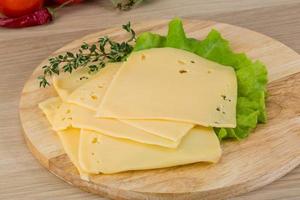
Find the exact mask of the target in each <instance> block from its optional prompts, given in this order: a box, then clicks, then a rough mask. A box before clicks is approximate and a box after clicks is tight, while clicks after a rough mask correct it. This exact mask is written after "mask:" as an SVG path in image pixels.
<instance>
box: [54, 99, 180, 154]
mask: <svg viewBox="0 0 300 200" xmlns="http://www.w3.org/2000/svg"><path fill="white" fill-rule="evenodd" d="M68 127H74V128H80V129H89V130H94V131H97V132H100V133H103V134H105V135H109V136H112V137H118V138H125V139H129V140H133V141H137V142H141V143H146V144H153V145H159V146H164V147H169V148H176V147H177V146H178V145H179V143H180V141H176V142H174V141H172V140H169V139H165V138H162V137H159V136H156V135H154V134H151V133H149V132H146V131H144V130H141V129H138V128H135V127H133V126H130V125H128V124H126V123H123V122H121V121H119V120H116V119H101V118H96V117H95V112H94V111H92V110H89V109H87V108H84V107H81V106H78V105H75V104H70V103H65V102H63V103H62V104H61V106H60V107H59V109H58V111H57V112H56V114H55V116H54V120H53V128H54V130H56V131H59V130H65V129H67V128H68Z"/></svg>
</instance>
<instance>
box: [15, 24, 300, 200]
mask: <svg viewBox="0 0 300 200" xmlns="http://www.w3.org/2000/svg"><path fill="white" fill-rule="evenodd" d="M167 22H168V21H167V20H162V21H151V22H148V23H142V24H135V25H134V27H135V30H136V31H137V33H140V32H144V31H148V30H152V31H155V32H157V33H162V34H165V33H166V28H167ZM184 25H185V30H186V32H187V33H188V35H190V36H192V37H195V38H198V39H203V38H204V37H205V36H206V35H207V33H208V32H209V31H210V30H211V29H217V30H219V31H220V32H221V33H222V35H223V36H224V37H225V38H226V39H228V40H229V41H230V43H231V46H232V48H233V49H234V50H235V51H236V52H245V53H246V54H247V55H249V56H250V57H252V58H253V59H255V60H256V59H259V60H261V61H263V62H264V63H265V64H266V65H267V67H268V71H269V79H270V83H269V98H268V104H267V105H268V106H267V107H268V115H269V121H268V123H267V124H265V125H259V127H258V128H257V129H256V131H255V133H254V134H253V135H251V137H249V138H248V139H247V140H244V141H240V142H237V141H235V142H226V143H224V144H223V151H224V153H223V157H222V160H221V161H220V162H219V163H218V164H216V165H207V164H202V163H200V164H193V165H186V166H181V167H173V168H166V169H157V170H146V171H136V172H126V173H120V174H115V175H96V176H93V177H92V178H91V179H90V181H89V182H87V181H84V180H81V179H80V177H79V175H78V173H77V172H76V169H75V167H74V166H73V165H72V163H71V162H70V160H69V159H68V157H67V156H66V155H65V153H64V152H63V150H62V147H61V146H60V143H59V141H58V139H57V137H56V135H55V133H54V132H53V131H52V130H51V128H50V126H49V124H48V123H47V120H46V119H45V117H43V114H42V112H41V111H40V110H39V109H38V106H37V104H38V103H39V102H41V101H43V100H45V99H47V98H49V97H51V96H54V95H55V94H54V91H53V89H52V88H48V89H43V88H39V86H38V81H37V80H36V78H37V76H38V75H40V74H41V72H42V71H41V67H42V66H43V65H44V64H45V62H47V61H44V62H42V63H41V64H40V65H39V66H38V67H37V68H36V70H35V71H34V73H33V74H32V76H31V77H30V79H29V80H28V81H27V83H26V85H25V87H24V89H23V92H22V96H21V101H20V117H21V123H22V126H23V128H24V133H25V138H26V141H27V143H28V144H29V147H30V149H31V151H32V153H33V154H34V155H35V157H37V159H38V160H39V161H40V162H41V163H42V164H43V165H44V166H45V167H46V168H47V169H48V170H50V171H51V172H52V173H54V174H55V175H57V176H58V177H60V178H61V179H63V180H65V181H67V182H69V183H71V184H73V185H75V186H77V187H79V188H81V189H84V190H87V191H89V192H93V193H96V194H100V195H101V196H105V197H109V198H113V199H208V200H210V199H211V200H217V199H224V198H227V197H231V196H235V195H237V194H240V193H244V192H248V191H251V190H254V189H257V188H259V187H261V186H264V185H266V184H268V183H270V182H272V181H274V180H276V179H277V178H280V177H281V176H283V175H285V174H286V173H287V172H289V171H290V170H291V169H293V168H295V167H296V166H297V165H298V164H300V146H299V143H300V123H299V122H300V118H299V113H300V106H299V102H300V94H298V91H300V55H298V54H297V53H296V52H295V51H293V50H291V49H290V48H288V47H286V46H285V45H283V44H282V43H280V42H278V41H276V40H274V39H272V38H270V37H267V36H264V35H262V34H259V33H256V32H254V31H250V30H247V29H244V28H240V27H236V26H232V25H228V24H223V23H216V22H212V21H200V20H184ZM104 35H108V36H110V37H112V38H114V39H116V40H124V39H125V38H126V36H127V35H126V34H124V33H123V32H121V31H120V30H118V29H116V28H112V29H107V30H104V31H101V32H98V33H95V34H91V35H88V36H85V37H83V38H82V39H78V40H75V41H74V42H72V43H70V44H68V45H66V46H64V47H62V48H61V49H59V50H57V51H56V52H55V53H54V54H52V55H57V54H61V53H64V52H66V51H74V50H76V49H78V48H79V47H80V46H81V44H82V43H83V42H87V43H95V42H96V41H97V40H98V38H99V37H101V36H104ZM240 35H243V37H242V38H241V37H239V36H240Z"/></svg>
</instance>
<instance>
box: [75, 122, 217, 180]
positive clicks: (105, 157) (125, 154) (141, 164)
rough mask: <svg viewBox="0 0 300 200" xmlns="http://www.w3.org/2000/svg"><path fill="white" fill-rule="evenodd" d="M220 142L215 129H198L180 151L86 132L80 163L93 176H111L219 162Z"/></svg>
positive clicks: (191, 132) (192, 132) (181, 145)
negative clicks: (196, 163)
mask: <svg viewBox="0 0 300 200" xmlns="http://www.w3.org/2000/svg"><path fill="white" fill-rule="evenodd" d="M221 153H222V152H221V148H220V142H219V140H218V138H217V136H216V134H215V133H214V131H213V129H212V128H206V127H195V128H193V129H192V130H191V131H190V132H189V133H188V134H187V135H186V136H185V137H184V138H183V140H182V143H181V144H180V146H179V147H178V148H177V149H169V148H164V147H159V146H154V145H145V144H141V143H137V142H133V141H130V140H125V139H119V138H113V137H109V136H105V135H102V134H98V133H96V132H93V131H89V130H84V129H83V130H82V132H81V137H80V144H79V162H80V165H81V166H82V168H83V169H84V170H85V171H88V172H89V173H104V174H111V173H117V172H123V171H128V170H145V169H155V168H163V167H171V166H177V165H184V164H189V163H195V162H211V163H216V162H217V161H218V160H219V158H220V156H221Z"/></svg>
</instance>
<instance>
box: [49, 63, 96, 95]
mask: <svg viewBox="0 0 300 200" xmlns="http://www.w3.org/2000/svg"><path fill="white" fill-rule="evenodd" d="M93 77H94V74H90V73H89V70H88V68H87V67H84V68H79V69H77V70H76V71H73V72H72V73H71V74H70V73H61V74H60V75H59V76H53V80H52V82H53V83H52V84H53V86H54V88H55V90H56V92H57V93H58V95H59V96H60V98H62V99H63V100H64V101H66V100H67V99H68V96H69V95H70V94H71V93H72V92H73V91H74V90H75V89H76V88H78V87H80V86H81V85H82V84H84V83H86V82H88V81H89V80H90V79H92V78H93Z"/></svg>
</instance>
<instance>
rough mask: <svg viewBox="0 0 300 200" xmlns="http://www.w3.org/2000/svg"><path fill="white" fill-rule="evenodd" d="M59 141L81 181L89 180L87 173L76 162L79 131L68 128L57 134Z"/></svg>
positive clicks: (77, 161)
mask: <svg viewBox="0 0 300 200" xmlns="http://www.w3.org/2000/svg"><path fill="white" fill-rule="evenodd" d="M57 134H58V136H59V138H60V141H61V143H62V145H63V147H64V150H65V152H66V154H67V155H68V157H69V158H70V160H71V162H72V163H73V164H74V165H75V167H76V168H77V170H78V172H79V174H80V177H81V179H83V180H87V181H88V180H89V173H87V172H86V171H85V170H84V169H82V167H81V166H80V164H79V160H78V157H79V155H78V150H79V140H80V129H77V128H69V129H66V130H64V131H58V132H57Z"/></svg>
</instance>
